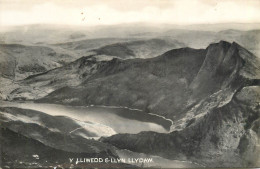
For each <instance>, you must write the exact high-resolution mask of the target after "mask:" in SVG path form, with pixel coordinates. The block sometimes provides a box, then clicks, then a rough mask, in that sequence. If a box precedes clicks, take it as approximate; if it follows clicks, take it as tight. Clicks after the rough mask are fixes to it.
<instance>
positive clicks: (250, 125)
mask: <svg viewBox="0 0 260 169" xmlns="http://www.w3.org/2000/svg"><path fill="white" fill-rule="evenodd" d="M259 94H260V93H259V86H254V87H245V88H243V89H242V90H241V91H240V92H239V93H238V94H236V96H235V97H234V99H232V101H230V102H229V103H227V104H226V105H224V106H222V107H215V109H213V110H210V111H209V112H208V113H207V114H206V115H204V116H202V117H200V118H197V119H196V118H194V119H193V121H191V122H190V124H189V126H188V127H186V128H185V129H183V130H181V131H174V132H172V133H170V134H158V133H152V132H143V133H140V134H137V135H129V134H119V135H114V136H111V137H109V138H103V139H101V140H102V141H103V142H106V143H110V144H113V145H115V146H116V147H118V148H121V149H129V150H132V151H136V152H144V153H148V154H154V155H159V156H162V157H165V158H169V159H183V160H184V159H185V160H191V161H196V162H198V163H200V164H203V165H205V166H211V167H231V166H232V167H256V166H258V165H259V153H260V149H259V128H258V127H259V119H260V118H259V117H260V112H259V96H260V95H259ZM251 95H254V97H252V96H251ZM195 119H196V120H195Z"/></svg>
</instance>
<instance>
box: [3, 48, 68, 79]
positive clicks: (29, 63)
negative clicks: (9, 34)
mask: <svg viewBox="0 0 260 169" xmlns="http://www.w3.org/2000/svg"><path fill="white" fill-rule="evenodd" d="M67 59H70V56H69V55H65V54H59V53H56V52H55V51H54V50H53V49H51V48H48V47H43V46H25V45H19V44H0V65H1V70H0V73H1V74H2V76H4V77H8V78H12V79H23V78H25V77H27V76H29V75H32V74H37V73H41V72H45V71H47V70H50V69H53V68H56V67H59V66H61V65H62V62H64V61H66V60H67Z"/></svg>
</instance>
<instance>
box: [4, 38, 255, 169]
mask: <svg viewBox="0 0 260 169" xmlns="http://www.w3.org/2000/svg"><path fill="white" fill-rule="evenodd" d="M19 85H20V87H19V88H17V89H16V90H14V91H12V92H11V93H10V94H9V96H8V99H10V100H19V99H20V100H21V99H23V100H28V99H29V100H35V102H44V103H57V104H66V105H82V106H86V105H92V104H93V105H109V106H117V107H130V108H134V109H140V110H143V113H154V114H157V115H161V116H163V117H165V118H169V119H171V120H172V122H173V124H172V126H171V132H170V133H156V132H141V133H138V134H116V135H113V136H110V137H103V138H101V139H100V141H102V142H104V143H108V144H112V145H114V146H115V147H117V148H119V149H128V150H131V151H134V152H141V153H146V154H152V155H157V156H161V157H164V158H168V159H174V160H188V161H193V162H197V163H200V164H202V165H204V166H213V167H223V166H224V167H231V166H233V167H234V166H235V167H255V166H257V165H258V164H259V161H258V159H259V158H258V156H259V115H260V111H259V96H260V93H259V91H260V90H259V86H260V61H259V58H257V57H256V56H255V55H253V54H252V53H251V52H249V51H247V50H246V49H245V48H243V47H242V46H240V45H239V44H237V43H236V42H233V43H229V42H226V41H220V42H218V43H212V44H210V45H209V46H208V47H207V48H206V49H192V48H180V49H173V50H170V51H168V52H166V53H164V54H162V55H160V56H158V57H154V58H148V59H141V58H136V59H127V60H123V59H118V58H114V59H112V60H109V61H100V60H97V58H96V57H95V56H94V55H92V56H87V57H82V58H80V59H78V60H76V61H74V62H71V63H69V64H67V65H65V66H62V67H60V68H56V69H53V70H50V71H48V72H45V73H42V74H39V75H34V76H30V77H28V78H26V79H25V80H23V81H21V82H20V83H19ZM32 89H33V90H32ZM140 113H142V112H140Z"/></svg>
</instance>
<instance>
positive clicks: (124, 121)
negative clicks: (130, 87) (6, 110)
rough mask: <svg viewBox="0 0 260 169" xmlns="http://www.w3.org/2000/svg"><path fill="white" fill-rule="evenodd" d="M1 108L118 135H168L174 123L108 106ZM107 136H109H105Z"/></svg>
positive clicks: (26, 104)
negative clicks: (62, 119)
mask: <svg viewBox="0 0 260 169" xmlns="http://www.w3.org/2000/svg"><path fill="white" fill-rule="evenodd" d="M0 106H1V107H17V108H22V109H31V110H36V111H40V112H43V113H46V114H48V115H52V116H67V117H69V118H72V119H75V120H78V121H83V122H92V123H96V124H102V125H105V126H108V127H110V128H112V129H113V130H114V131H115V132H116V133H131V134H136V133H139V132H141V131H155V132H160V133H168V132H169V129H170V126H171V124H172V122H171V121H170V120H167V119H165V118H163V117H159V116H156V115H152V114H148V113H145V112H143V111H141V110H137V109H130V108H124V107H107V106H67V105H58V104H45V103H33V102H4V101H1V102H0ZM104 135H106V136H107V134H104Z"/></svg>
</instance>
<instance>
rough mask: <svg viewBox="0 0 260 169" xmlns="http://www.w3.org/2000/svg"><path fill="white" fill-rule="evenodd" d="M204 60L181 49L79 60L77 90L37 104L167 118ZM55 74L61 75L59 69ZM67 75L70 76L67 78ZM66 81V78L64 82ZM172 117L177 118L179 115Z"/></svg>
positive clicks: (200, 54)
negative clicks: (115, 109)
mask: <svg viewBox="0 0 260 169" xmlns="http://www.w3.org/2000/svg"><path fill="white" fill-rule="evenodd" d="M204 57H205V51H204V50H194V49H190V48H183V49H176V50H172V51H169V52H167V53H165V54H164V55H162V56H159V57H157V58H153V59H134V60H119V59H113V60H111V61H108V62H97V63H95V62H96V61H95V59H93V58H82V59H80V60H78V62H80V63H81V64H79V65H82V67H81V68H80V69H76V70H77V72H78V74H77V75H78V76H81V75H84V76H82V77H81V79H80V81H78V82H79V84H78V86H74V87H73V86H71V85H70V86H67V87H65V88H60V89H58V90H56V91H54V92H53V93H51V94H50V95H48V96H47V97H45V98H43V99H42V100H41V101H43V102H55V103H62V104H72V105H88V104H96V105H114V106H124V107H132V108H138V109H143V110H146V111H152V112H156V113H158V114H159V113H161V114H163V115H166V116H168V117H170V114H169V111H171V112H174V111H175V110H178V109H181V108H182V107H183V104H185V101H186V98H187V97H188V95H189V91H188V85H189V83H190V82H191V81H192V79H193V77H194V76H195V75H196V73H197V72H198V70H199V68H200V66H201V64H202V62H203V60H204ZM79 65H78V66H79ZM91 65H93V66H94V67H95V69H92V71H91V72H88V71H85V70H86V69H91V67H92V66H91ZM184 65H185V66H184ZM78 66H77V67H78ZM78 68H79V67H78ZM62 70H63V69H62ZM57 71H59V73H61V72H62V71H60V69H57V70H56V72H57ZM69 71H71V70H69ZM67 74H68V73H67ZM48 75H50V73H47V74H45V75H42V76H35V77H32V78H29V79H27V80H26V81H24V83H27V84H28V83H30V82H32V84H30V85H31V86H33V85H34V84H35V85H37V84H39V83H40V82H41V81H38V83H36V82H37V79H41V78H43V77H44V76H45V77H46V76H48ZM69 75H72V74H71V73H70V74H68V75H67V76H69ZM52 77H53V76H52ZM57 77H61V78H62V77H64V76H63V75H61V76H57V74H56V75H55V79H57ZM47 79H51V78H47ZM69 79H70V78H67V79H66V81H68V80H69ZM71 80H73V78H71ZM74 80H75V79H74ZM66 81H64V80H63V81H60V82H57V83H56V84H59V85H63V84H66ZM150 84H153V85H150ZM46 86H51V85H46ZM44 87H45V86H44ZM39 88H40V87H39ZM21 91H23V89H21V90H20V89H18V90H17V91H16V92H14V94H16V95H14V94H13V95H12V97H19V92H21ZM28 92H29V91H28ZM30 92H34V91H30ZM172 92H173V93H172ZM79 93H80V94H79ZM38 98H39V97H38ZM157 111H160V112H157ZM176 113H178V114H181V113H180V112H179V111H176ZM167 114H168V115H167ZM171 118H172V116H171Z"/></svg>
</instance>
